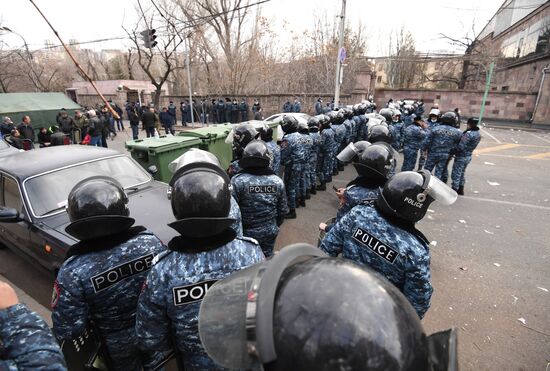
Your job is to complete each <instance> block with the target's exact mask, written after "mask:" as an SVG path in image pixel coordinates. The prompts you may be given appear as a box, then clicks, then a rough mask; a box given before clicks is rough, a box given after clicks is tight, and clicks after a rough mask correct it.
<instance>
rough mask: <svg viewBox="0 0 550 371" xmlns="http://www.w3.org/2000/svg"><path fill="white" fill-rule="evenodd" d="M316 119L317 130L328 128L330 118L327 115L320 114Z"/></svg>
mask: <svg viewBox="0 0 550 371" xmlns="http://www.w3.org/2000/svg"><path fill="white" fill-rule="evenodd" d="M316 117H318V118H319V129H327V128H330V118H329V117H328V116H327V115H324V114H321V115H318V116H316Z"/></svg>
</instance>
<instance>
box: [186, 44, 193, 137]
mask: <svg viewBox="0 0 550 371" xmlns="http://www.w3.org/2000/svg"><path fill="white" fill-rule="evenodd" d="M185 49H187V52H186V53H185V64H186V65H187V87H188V88H189V108H191V126H192V127H193V128H195V120H194V116H195V112H194V110H193V89H192V88H191V62H190V57H189V54H191V50H190V44H189V40H188V38H187V37H186V38H185Z"/></svg>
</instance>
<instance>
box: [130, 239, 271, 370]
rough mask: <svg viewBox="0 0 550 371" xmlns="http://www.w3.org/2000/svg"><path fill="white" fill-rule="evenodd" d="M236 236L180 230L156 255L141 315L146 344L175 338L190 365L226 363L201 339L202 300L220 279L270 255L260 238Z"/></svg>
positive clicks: (163, 344) (141, 339) (139, 329)
mask: <svg viewBox="0 0 550 371" xmlns="http://www.w3.org/2000/svg"><path fill="white" fill-rule="evenodd" d="M232 237H234V235H233V236H228V238H218V239H217V240H216V241H214V242H213V241H210V242H209V243H206V242H204V243H201V242H198V241H200V239H197V240H198V241H196V242H193V239H186V238H185V237H183V236H179V237H176V238H174V239H172V240H171V241H170V243H169V244H168V247H169V250H168V251H167V252H165V253H163V254H161V255H159V256H158V257H157V258H155V261H154V262H153V267H152V268H151V271H150V272H149V275H148V276H147V281H146V283H145V285H144V287H143V291H142V293H141V296H140V298H139V305H138V310H137V315H136V334H137V338H138V344H139V346H140V347H141V348H143V349H148V350H169V349H171V348H172V341H171V340H172V338H174V339H175V344H176V347H177V349H178V350H179V352H180V354H181V356H182V358H183V363H184V366H185V370H188V371H193V370H221V369H223V368H222V367H220V366H218V365H217V364H215V363H214V361H213V360H212V359H211V358H210V357H209V356H208V355H207V354H206V352H205V350H204V348H203V346H202V344H201V341H200V339H199V329H198V316H199V308H200V304H201V301H202V299H203V298H204V294H206V291H207V289H208V287H210V286H211V285H213V284H214V283H215V282H216V281H217V280H220V279H222V278H224V277H226V276H228V275H229V274H231V273H233V272H235V271H238V270H240V269H243V268H246V267H248V266H250V265H252V264H256V263H259V262H261V261H263V260H264V254H263V253H262V250H261V249H260V246H259V245H258V244H257V242H256V241H255V240H254V239H251V238H247V237H237V238H235V239H233V238H232ZM207 245H208V246H207Z"/></svg>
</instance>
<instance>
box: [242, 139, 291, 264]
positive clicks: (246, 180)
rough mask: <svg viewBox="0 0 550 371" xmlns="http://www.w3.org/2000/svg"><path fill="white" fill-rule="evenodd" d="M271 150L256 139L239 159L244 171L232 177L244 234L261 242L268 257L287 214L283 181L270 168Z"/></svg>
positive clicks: (271, 253) (271, 252)
mask: <svg viewBox="0 0 550 371" xmlns="http://www.w3.org/2000/svg"><path fill="white" fill-rule="evenodd" d="M271 156H272V155H271V153H270V151H269V148H268V147H267V145H266V144H265V143H264V142H263V141H261V140H253V141H252V142H250V143H249V144H248V145H247V146H246V147H245V149H244V152H243V156H242V158H241V159H240V160H239V165H240V167H241V169H242V170H241V171H239V172H238V173H237V174H236V175H235V176H234V177H233V178H231V186H232V193H233V196H234V197H235V199H236V200H237V203H238V204H239V207H240V209H241V213H242V220H243V235H245V236H247V237H252V238H254V239H256V240H257V241H258V243H259V244H260V247H261V248H262V251H263V252H264V254H265V256H266V257H270V256H272V255H273V248H274V247H275V240H276V239H277V235H278V234H279V226H280V225H281V224H283V221H284V219H285V215H286V214H287V213H288V206H287V203H286V191H285V185H284V183H283V180H282V179H281V178H279V177H278V176H277V175H275V173H274V172H273V170H271V169H270V168H269V164H270V162H271Z"/></svg>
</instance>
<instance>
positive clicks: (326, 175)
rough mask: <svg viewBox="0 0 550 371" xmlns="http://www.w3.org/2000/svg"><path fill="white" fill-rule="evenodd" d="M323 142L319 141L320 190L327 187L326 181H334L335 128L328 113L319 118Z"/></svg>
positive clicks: (318, 187)
mask: <svg viewBox="0 0 550 371" xmlns="http://www.w3.org/2000/svg"><path fill="white" fill-rule="evenodd" d="M319 125H320V131H321V134H320V135H321V142H320V143H319V156H318V158H317V176H318V178H319V185H318V186H317V190H318V191H325V190H326V189H327V186H326V183H330V182H332V163H333V162H334V160H335V157H334V147H335V144H334V130H333V129H332V127H331V124H330V118H329V116H327V115H321V116H320V119H319Z"/></svg>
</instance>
